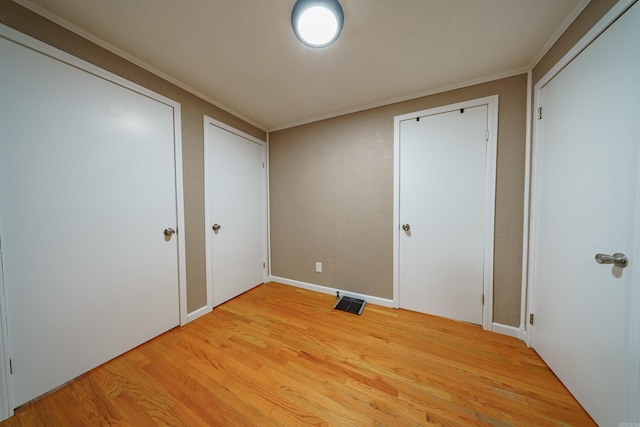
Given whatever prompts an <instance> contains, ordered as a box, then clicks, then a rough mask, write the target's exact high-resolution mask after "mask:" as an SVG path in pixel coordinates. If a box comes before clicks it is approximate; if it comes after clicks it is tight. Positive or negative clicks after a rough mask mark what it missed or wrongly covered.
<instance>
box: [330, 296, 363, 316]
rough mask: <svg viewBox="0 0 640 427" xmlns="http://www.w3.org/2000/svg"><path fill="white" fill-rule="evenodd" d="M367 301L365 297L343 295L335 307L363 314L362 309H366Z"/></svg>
mask: <svg viewBox="0 0 640 427" xmlns="http://www.w3.org/2000/svg"><path fill="white" fill-rule="evenodd" d="M366 303H367V302H366V301H365V300H363V299H357V298H351V297H346V296H342V297H340V299H339V300H338V302H337V303H336V305H334V306H333V308H335V309H336V310H342V311H348V312H349V313H353V314H362V310H364V305H365V304H366Z"/></svg>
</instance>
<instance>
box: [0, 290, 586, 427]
mask: <svg viewBox="0 0 640 427" xmlns="http://www.w3.org/2000/svg"><path fill="white" fill-rule="evenodd" d="M334 303H335V298H333V297H332V296H330V295H325V294H319V293H315V292H311V291H307V290H304V289H298V288H293V287H289V286H285V285H280V284H276V283H269V284H265V285H261V286H258V287H257V288H254V289H252V290H251V291H249V292H247V293H245V294H243V295H241V296H239V297H238V298H235V299H233V300H231V301H228V302H226V303H224V304H222V305H220V306H218V307H216V308H215V309H214V311H213V312H212V313H209V314H207V315H205V316H203V317H201V318H199V319H197V320H195V321H193V322H191V323H190V324H188V325H186V326H184V327H182V328H176V329H174V330H171V331H169V332H167V333H165V334H163V335H161V336H160V337H157V338H156V339H154V340H152V341H150V342H147V343H145V344H143V345H141V346H139V347H138V348H136V349H133V350H131V351H130V352H128V353H126V354H124V355H122V356H120V357H118V358H116V359H114V360H112V361H110V362H108V363H106V364H104V365H103V366H100V367H98V368H96V369H94V370H93V371H91V372H89V373H87V374H85V375H83V376H82V377H80V378H78V379H76V380H74V381H73V382H71V383H70V384H68V385H67V386H65V387H63V388H61V389H59V390H57V391H55V392H53V393H51V394H49V395H46V396H44V397H42V398H40V399H38V400H36V401H34V402H31V403H29V404H27V405H24V406H23V407H21V408H18V409H17V410H16V415H15V416H14V417H12V418H10V419H9V420H7V421H5V422H3V423H0V427H4V426H79V425H92V426H93V425H104V426H106V425H117V426H136V427H137V426H155V425H167V426H187V425H188V426H261V427H262V426H301V425H314V426H330V425H331V426H366V425H385V426H417V425H445V426H461V425H465V426H466V425H484V426H566V425H573V426H591V425H595V424H594V423H593V421H592V420H591V419H590V418H589V416H588V415H587V414H586V412H585V411H584V410H583V409H582V408H581V407H580V405H579V404H578V403H577V402H576V401H575V399H574V398H573V397H572V396H571V395H570V394H569V392H568V391H567V390H566V389H565V388H564V386H563V385H562V384H561V383H560V381H559V380H558V379H557V378H556V377H555V376H554V375H553V373H552V372H551V371H550V370H549V368H548V367H547V366H546V365H545V364H544V362H543V361H542V360H541V359H540V358H539V357H538V355H537V354H536V353H535V351H533V350H532V349H529V348H527V347H526V345H525V344H524V343H523V342H522V341H520V340H517V339H515V338H511V337H506V336H503V335H499V334H495V333H491V332H486V331H483V330H482V329H481V328H479V327H477V326H474V325H469V324H466V323H462V322H455V321H451V320H447V319H441V318H437V317H434V316H428V315H424V314H420V313H414V312H410V311H406V310H395V309H391V308H386V307H380V306H375V305H373V304H367V306H366V308H365V310H364V312H363V313H362V315H360V316H357V315H353V314H351V313H345V312H341V311H337V310H333V309H332V307H333V304H334Z"/></svg>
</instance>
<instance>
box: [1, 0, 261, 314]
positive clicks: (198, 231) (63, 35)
mask: <svg viewBox="0 0 640 427" xmlns="http://www.w3.org/2000/svg"><path fill="white" fill-rule="evenodd" d="M0 23H2V24H4V25H6V26H8V27H12V28H14V29H16V30H18V31H20V32H22V33H24V34H27V35H29V36H31V37H34V38H36V39H38V40H41V41H43V42H45V43H47V44H49V45H51V46H54V47H56V48H58V49H60V50H63V51H65V52H68V53H70V54H71V55H74V56H76V57H78V58H80V59H83V60H85V61H87V62H90V63H92V64H95V65H97V66H99V67H101V68H103V69H105V70H107V71H110V72H112V73H114V74H117V75H119V76H121V77H124V78H125V79H128V80H130V81H132V82H134V83H137V84H139V85H141V86H144V87H146V88H148V89H151V90H152V91H155V92H157V93H159V94H161V95H164V96H166V97H167V98H171V99H173V100H175V101H177V102H179V103H180V104H181V105H182V150H183V151H182V155H183V179H184V199H185V200H184V203H185V205H184V208H185V227H186V230H185V232H186V234H185V239H186V256H187V307H188V311H193V310H196V309H198V308H200V307H202V306H204V305H206V303H207V296H206V283H205V240H204V238H205V235H204V224H205V219H204V164H203V155H204V154H203V150H204V148H203V146H204V140H203V138H204V136H203V127H204V123H203V115H205V114H206V115H208V116H210V117H213V118H215V119H217V120H220V121H222V122H224V123H227V124H229V125H230V126H233V127H235V128H237V129H240V130H242V131H243V132H246V133H248V134H250V135H252V136H254V137H256V138H259V139H261V140H263V141H264V140H266V134H265V132H264V131H262V130H260V129H258V128H256V127H254V126H252V125H250V124H248V123H246V122H244V121H242V120H241V119H239V118H237V117H235V116H233V115H231V114H229V113H227V112H225V111H223V110H221V109H220V108H218V107H216V106H214V105H211V104H210V103H208V102H206V101H203V100H202V99H200V98H198V97H196V96H194V95H192V94H190V93H188V92H187V91H185V90H183V89H181V88H179V87H177V86H175V85H173V84H171V83H169V82H167V81H165V80H163V79H161V78H159V77H157V76H156V75H154V74H152V73H150V72H148V71H146V70H144V69H142V68H140V67H138V66H136V65H134V64H132V63H130V62H128V61H126V60H125V59H122V58H121V57H119V56H117V55H114V54H113V53H111V52H109V51H107V50H105V49H103V48H101V47H99V46H97V45H95V44H93V43H91V42H89V41H87V40H85V39H83V38H82V37H80V36H78V35H76V34H74V33H72V32H70V31H68V30H66V29H64V28H62V27H60V26H58V25H56V24H54V23H52V22H51V21H48V20H46V19H44V18H42V17H41V16H39V15H37V14H35V13H33V12H31V11H29V10H27V9H25V8H23V7H22V6H19V5H17V4H16V3H13V2H11V1H9V0H0Z"/></svg>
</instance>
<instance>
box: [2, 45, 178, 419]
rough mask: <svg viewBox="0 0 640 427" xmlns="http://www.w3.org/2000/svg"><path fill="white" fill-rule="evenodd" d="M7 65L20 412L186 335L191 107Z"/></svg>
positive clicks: (9, 220) (11, 52) (71, 70)
mask: <svg viewBox="0 0 640 427" xmlns="http://www.w3.org/2000/svg"><path fill="white" fill-rule="evenodd" d="M0 57H1V58H2V61H0V93H1V94H2V96H1V97H0V129H1V130H2V138H1V139H0V238H1V244H2V269H3V271H2V273H3V275H4V286H5V293H6V302H7V303H6V305H7V320H8V332H9V343H10V352H9V355H10V357H11V361H12V369H13V373H12V376H11V383H12V385H13V396H14V400H13V406H14V407H16V406H19V405H21V404H23V403H25V402H27V401H29V400H31V399H33V398H35V397H38V396H39V395H41V394H43V393H46V392H48V391H50V390H51V389H53V388H55V387H58V386H60V385H61V384H64V383H65V382H67V381H69V380H71V379H73V378H75V377H77V376H78V375H80V374H82V373H84V372H86V371H88V370H90V369H92V368H94V367H96V366H98V365H100V364H102V363H104V362H105V361H107V360H109V359H111V358H113V357H115V356H117V355H119V354H122V353H124V352H125V351H127V350H129V349H131V348H133V347H135V346H137V345H139V344H141V343H143V342H145V341H147V340H149V339H151V338H153V337H155V336H157V335H159V334H161V333H162V332H164V331H167V330H168V329H170V328H172V327H174V326H176V325H178V324H179V320H180V319H179V298H178V294H179V292H178V286H179V284H178V283H179V282H178V239H177V236H176V235H175V233H172V230H173V231H175V230H176V229H177V225H178V219H177V200H176V164H175V157H174V156H175V152H174V144H175V143H176V141H175V133H174V130H175V128H176V126H179V123H176V122H175V117H179V116H176V115H175V109H176V108H177V109H179V105H177V104H173V105H171V104H170V103H166V102H161V101H159V100H156V99H153V98H151V97H150V96H149V95H148V94H141V93H138V92H136V91H135V90H132V89H130V88H127V87H125V86H123V85H122V82H119V83H118V84H115V83H113V82H111V81H108V80H106V79H105V78H103V77H102V76H100V77H99V76H96V75H95V74H92V73H90V72H87V71H84V70H83V69H80V68H78V67H77V66H76V65H75V64H74V66H70V65H68V64H67V63H64V62H62V61H60V60H57V59H54V58H52V57H50V56H45V55H43V54H40V53H38V52H35V51H34V50H31V49H28V48H25V47H23V46H20V45H18V44H16V43H13V42H11V41H8V40H6V39H3V38H0ZM94 71H95V70H93V71H92V72H94Z"/></svg>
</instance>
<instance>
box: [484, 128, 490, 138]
mask: <svg viewBox="0 0 640 427" xmlns="http://www.w3.org/2000/svg"><path fill="white" fill-rule="evenodd" d="M484 140H485V141H488V140H489V129H487V135H486V137H485V139H484Z"/></svg>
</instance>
